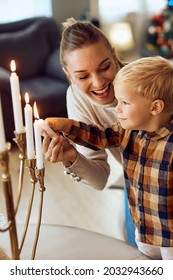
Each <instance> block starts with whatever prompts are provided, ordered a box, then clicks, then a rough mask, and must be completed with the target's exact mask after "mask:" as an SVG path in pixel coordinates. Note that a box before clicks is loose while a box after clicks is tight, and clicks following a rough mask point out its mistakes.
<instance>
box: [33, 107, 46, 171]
mask: <svg viewBox="0 0 173 280" xmlns="http://www.w3.org/2000/svg"><path fill="white" fill-rule="evenodd" d="M34 116H35V118H36V120H35V121H34V136H35V152H36V167H37V169H42V168H43V167H44V165H43V152H42V141H41V126H40V123H39V120H38V119H39V115H38V111H37V107H36V103H34Z"/></svg>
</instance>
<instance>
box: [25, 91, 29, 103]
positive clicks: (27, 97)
mask: <svg viewBox="0 0 173 280" xmlns="http://www.w3.org/2000/svg"><path fill="white" fill-rule="evenodd" d="M25 102H26V104H28V103H29V94H28V92H26V93H25Z"/></svg>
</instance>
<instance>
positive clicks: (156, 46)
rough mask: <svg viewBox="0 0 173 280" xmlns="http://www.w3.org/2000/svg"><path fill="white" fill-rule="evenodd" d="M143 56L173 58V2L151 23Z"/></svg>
mask: <svg viewBox="0 0 173 280" xmlns="http://www.w3.org/2000/svg"><path fill="white" fill-rule="evenodd" d="M143 52H144V53H143V55H147V56H150V55H161V56H163V57H165V58H171V57H173V0H172V1H168V4H167V7H166V8H165V9H164V10H163V11H161V13H159V14H156V15H153V16H152V17H151V19H150V21H149V25H148V28H147V34H146V44H145V46H144V50H143Z"/></svg>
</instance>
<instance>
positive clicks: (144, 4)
mask: <svg viewBox="0 0 173 280" xmlns="http://www.w3.org/2000/svg"><path fill="white" fill-rule="evenodd" d="M98 5H99V16H100V19H101V22H102V23H110V22H112V21H118V20H120V19H122V18H123V16H124V15H126V14H128V13H145V14H154V13H157V12H159V11H161V10H162V9H163V8H165V7H166V5H167V0H120V1H119V0H98Z"/></svg>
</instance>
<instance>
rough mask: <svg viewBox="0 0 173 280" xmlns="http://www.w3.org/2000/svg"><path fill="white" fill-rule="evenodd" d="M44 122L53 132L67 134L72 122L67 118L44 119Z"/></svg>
mask: <svg viewBox="0 0 173 280" xmlns="http://www.w3.org/2000/svg"><path fill="white" fill-rule="evenodd" d="M45 122H46V123H47V124H48V125H49V126H50V127H51V128H52V129H53V130H54V131H55V132H60V131H62V132H64V133H65V134H68V133H69V131H70V129H71V126H72V121H71V120H70V119H67V118H46V119H45Z"/></svg>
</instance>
